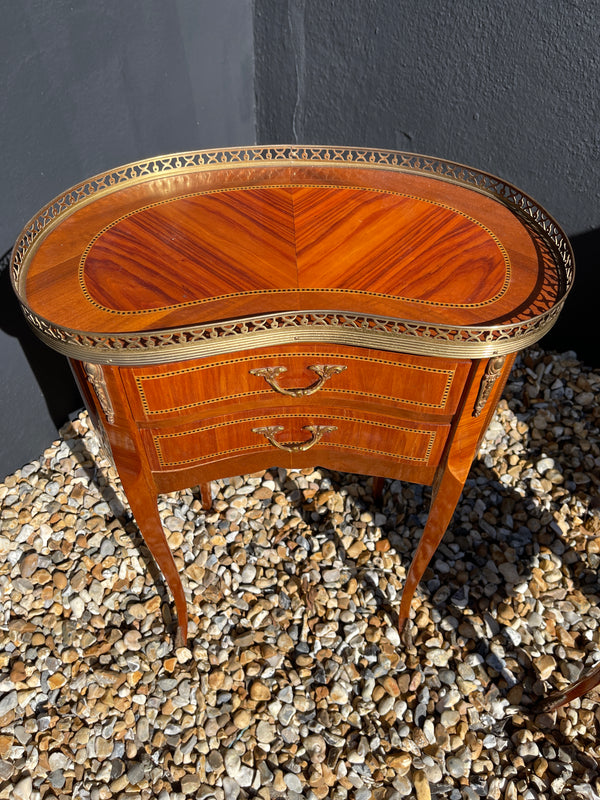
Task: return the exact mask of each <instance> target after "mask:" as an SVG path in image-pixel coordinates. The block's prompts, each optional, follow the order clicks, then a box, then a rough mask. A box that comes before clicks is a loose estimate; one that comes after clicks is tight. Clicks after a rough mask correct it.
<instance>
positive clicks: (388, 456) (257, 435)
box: [143, 410, 450, 471]
mask: <svg viewBox="0 0 600 800" xmlns="http://www.w3.org/2000/svg"><path fill="white" fill-rule="evenodd" d="M449 429H450V426H449V425H420V424H416V423H414V422H408V421H407V422H402V421H400V420H398V419H390V418H387V417H385V416H380V415H356V416H354V415H352V414H351V412H348V411H344V410H340V411H331V412H328V413H326V414H318V415H307V413H306V411H301V410H298V411H296V412H286V413H276V412H273V413H268V414H265V413H262V414H242V415H229V416H227V417H222V418H219V419H218V420H213V421H211V420H207V421H205V422H203V423H200V424H197V425H194V426H190V427H186V428H182V429H179V430H178V429H169V431H165V430H160V429H148V430H145V431H144V432H143V435H144V436H145V438H146V445H147V449H148V453H149V456H150V460H151V462H152V463H153V468H154V469H156V470H159V471H160V470H171V469H178V468H183V467H189V466H195V465H198V466H199V465H204V464H210V463H211V462H215V461H220V460H223V459H227V458H232V457H239V456H245V455H248V456H256V455H257V454H260V453H264V454H265V467H268V466H273V465H276V464H277V465H280V466H290V465H292V464H293V459H294V456H295V454H299V453H302V454H306V453H308V451H310V460H311V461H312V462H314V464H315V465H316V464H319V463H320V462H319V457H320V456H321V455H322V454H324V453H331V452H333V451H337V452H339V453H340V454H342V453H346V454H347V455H348V456H352V454H356V455H357V456H361V457H362V458H364V457H371V458H373V459H374V460H377V461H381V460H384V461H389V462H393V463H396V462H400V461H405V462H408V463H411V464H413V465H414V466H423V467H425V466H435V465H436V464H437V463H438V462H439V459H440V457H441V453H442V450H443V447H444V443H445V441H446V438H447V435H448V431H449Z"/></svg>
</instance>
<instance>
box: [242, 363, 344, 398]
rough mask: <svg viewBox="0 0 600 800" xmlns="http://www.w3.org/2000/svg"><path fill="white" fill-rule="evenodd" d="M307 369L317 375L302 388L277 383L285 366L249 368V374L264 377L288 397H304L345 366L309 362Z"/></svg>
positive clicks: (285, 368)
mask: <svg viewBox="0 0 600 800" xmlns="http://www.w3.org/2000/svg"><path fill="white" fill-rule="evenodd" d="M307 369H310V370H312V371H313V372H315V373H316V374H317V375H318V378H317V380H316V381H315V382H314V383H311V384H310V386H307V387H305V388H304V389H301V388H299V389H284V388H283V386H280V385H279V384H278V383H277V378H278V377H279V376H280V375H282V374H283V373H284V372H287V367H258V368H257V369H251V370H250V375H258V377H259V378H264V379H265V380H266V382H267V383H268V384H269V386H270V387H271V388H272V389H275V391H276V392H279V393H280V394H285V395H287V396H288V397H306V396H307V395H309V394H314V393H315V392H318V391H319V389H320V388H321V387H322V386H323V384H324V383H325V382H326V381H328V380H329V378H331V376H332V375H336V374H337V373H338V372H343V371H344V370H345V369H346V367H345V366H344V365H342V364H338V365H327V364H311V365H310V366H309V367H308V368H307Z"/></svg>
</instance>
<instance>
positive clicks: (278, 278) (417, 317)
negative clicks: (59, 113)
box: [12, 146, 573, 363]
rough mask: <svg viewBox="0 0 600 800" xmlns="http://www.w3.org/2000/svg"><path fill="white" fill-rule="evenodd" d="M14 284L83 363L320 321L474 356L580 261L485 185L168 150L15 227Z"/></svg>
mask: <svg viewBox="0 0 600 800" xmlns="http://www.w3.org/2000/svg"><path fill="white" fill-rule="evenodd" d="M12 278H13V284H14V286H15V288H16V291H17V294H18V295H19V298H20V300H21V303H22V305H23V307H24V310H25V313H26V316H27V318H28V320H29V321H30V323H31V324H32V325H33V327H34V329H35V330H36V332H37V333H38V334H39V335H40V336H41V337H42V338H43V339H45V340H46V341H47V343H48V344H50V345H51V346H53V347H55V348H56V349H58V350H61V351H62V352H65V353H66V354H67V355H72V356H75V357H85V358H87V359H88V360H91V361H94V360H96V361H100V362H111V361H113V362H121V363H124V362H125V361H127V360H128V359H131V360H132V361H133V362H137V363H139V362H140V361H145V360H149V358H150V356H149V355H148V351H149V350H153V351H154V353H153V355H152V358H155V359H156V358H157V353H158V354H159V356H158V358H159V360H160V358H163V360H166V358H167V357H169V358H170V357H172V352H171V351H172V349H173V348H177V349H178V350H179V351H180V357H184V358H185V357H192V356H195V355H198V354H199V353H201V352H203V351H202V348H203V347H205V348H206V347H208V349H209V350H210V347H211V346H212V348H213V349H214V348H215V346H216V344H215V343H216V342H218V341H221V342H224V341H225V340H227V339H228V338H229V337H231V336H235V335H240V334H244V335H245V336H250V337H251V336H252V335H256V336H258V337H259V338H260V337H261V336H262V337H263V338H264V335H265V334H267V333H270V334H271V335H275V336H279V337H280V338H281V336H282V335H283V332H284V331H287V332H288V333H287V334H286V335H288V336H289V337H292V336H293V332H294V330H295V332H296V334H298V331H300V332H301V334H302V335H307V336H308V338H310V336H311V335H313V334H315V328H320V329H321V332H322V331H323V330H324V329H326V332H327V333H329V334H330V335H332V336H333V334H335V336H337V340H338V341H339V340H341V337H342V336H345V335H346V334H348V336H350V337H352V336H356V337H359V336H360V335H364V334H365V332H367V331H370V332H371V333H372V334H373V335H374V336H376V337H378V340H377V342H376V343H377V344H378V345H380V346H383V345H382V341H380V340H382V338H383V340H385V341H387V343H388V345H389V346H390V348H391V349H396V350H398V349H402V350H408V351H409V352H426V351H427V352H429V351H428V350H427V348H430V347H431V346H432V345H433V347H434V349H435V348H437V350H438V351H439V352H440V353H442V352H443V353H444V354H454V355H456V354H459V355H481V356H484V355H492V354H497V353H505V352H510V351H514V350H517V349H520V348H521V347H523V346H524V345H525V344H528V343H530V342H532V341H535V340H536V339H538V338H540V336H542V335H543V334H544V333H545V332H546V330H548V328H549V327H551V325H552V324H553V322H554V320H555V319H556V317H557V316H558V313H559V311H560V309H561V307H562V304H563V302H564V299H565V296H566V294H567V292H568V290H569V288H570V286H571V283H572V279H573V260H572V253H571V250H570V247H569V244H568V241H567V239H566V237H565V236H564V234H563V233H562V231H561V230H560V228H559V227H558V226H557V225H556V223H555V222H554V221H553V220H552V219H551V218H550V217H549V215H548V214H547V213H546V212H545V211H544V210H543V209H541V208H540V207H539V206H537V205H536V204H535V203H534V202H533V201H532V200H531V199H530V198H528V197H527V196H526V195H524V194H523V193H522V192H520V191H518V190H517V189H515V188H513V187H511V186H509V185H508V184H506V183H504V182H502V181H500V180H498V179H497V178H494V177H492V176H489V175H485V174H484V173H481V172H478V171H476V170H472V169H470V168H467V167H462V166H460V165H456V164H452V163H450V162H444V161H440V160H436V159H430V158H426V157H423V156H415V155H412V154H405V153H397V152H391V151H370V150H361V151H355V150H348V149H339V148H312V147H311V148H308V147H306V148H303V147H289V146H278V147H264V148H249V149H243V150H228V151H218V152H216V151H201V152H197V153H186V154H176V155H173V156H165V157H162V158H158V159H153V160H150V161H145V162H138V163H137V164H132V165H128V166H126V167H123V168H121V169H118V170H115V171H112V172H109V173H105V174H103V175H100V176H97V177H96V178H94V179H92V180H90V181H88V182H87V183H85V184H82V185H81V186H77V187H74V188H73V189H71V190H69V191H68V192H66V193H65V194H64V195H62V196H61V197H59V198H57V199H56V200H55V201H53V202H52V203H50V204H49V205H48V206H47V207H46V208H45V209H43V210H42V211H41V212H40V214H38V215H37V216H36V217H35V218H34V219H33V220H32V221H31V222H30V223H29V225H28V226H27V227H26V229H25V230H24V232H23V234H22V236H21V237H20V240H19V242H18V243H17V246H16V247H15V251H14V255H13V268H12ZM227 325H228V326H229V327H228V328H227ZM232 325H233V326H234V327H233V328H232ZM353 332H354V333H353ZM315 335H316V334H315ZM386 337H387V338H386ZM284 338H285V337H284ZM297 338H298V337H297V335H296V339H297ZM325 338H327V337H325ZM333 338H335V337H333ZM278 340H279V339H278ZM261 341H262V340H261ZM223 347H224V348H225V349H226V348H227V347H229V348H230V347H231V345H230V344H228V345H226V344H223ZM142 351H143V352H142ZM162 351H164V353H163V352H162ZM167 351H169V352H170V355H168V356H167V355H165V353H166V352H167ZM207 352H208V350H207Z"/></svg>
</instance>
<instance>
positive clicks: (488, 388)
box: [473, 356, 506, 417]
mask: <svg viewBox="0 0 600 800" xmlns="http://www.w3.org/2000/svg"><path fill="white" fill-rule="evenodd" d="M505 360H506V359H505V357H504V356H498V357H496V358H492V359H490V360H489V361H488V365H487V367H486V368H485V372H484V373H483V376H482V378H481V384H480V385H479V392H478V394H477V399H476V400H475V406H474V408H473V416H474V417H478V416H479V415H480V414H481V412H482V411H483V409H484V408H485V404H486V403H487V401H488V400H489V399H490V395H491V393H492V389H493V388H494V384H495V383H496V381H497V380H498V377H499V376H500V373H501V372H502V367H503V366H504V362H505Z"/></svg>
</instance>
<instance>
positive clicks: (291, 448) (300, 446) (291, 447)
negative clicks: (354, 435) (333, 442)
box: [252, 425, 337, 453]
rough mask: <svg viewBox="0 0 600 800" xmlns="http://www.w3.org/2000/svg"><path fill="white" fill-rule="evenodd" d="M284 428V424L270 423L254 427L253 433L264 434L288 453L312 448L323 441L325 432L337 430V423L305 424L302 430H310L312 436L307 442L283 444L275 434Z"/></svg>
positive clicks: (274, 444)
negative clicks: (263, 426) (261, 426)
mask: <svg viewBox="0 0 600 800" xmlns="http://www.w3.org/2000/svg"><path fill="white" fill-rule="evenodd" d="M282 430H283V425H269V426H267V427H265V428H252V433H259V434H261V435H262V436H264V437H265V438H266V439H268V440H269V442H270V443H271V444H272V445H273V446H274V447H278V448H279V449H280V450H287V451H288V453H300V452H302V451H303V450H310V448H311V447H314V445H316V444H317V443H318V442H320V441H321V439H322V438H323V436H324V434H326V433H331V432H332V431H337V428H336V426H335V425H305V426H304V428H303V429H302V430H304V431H310V433H311V437H310V439H307V440H306V442H289V443H288V444H282V443H281V442H278V441H277V440H276V439H275V435H276V434H277V433H280V432H281V431H282Z"/></svg>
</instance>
